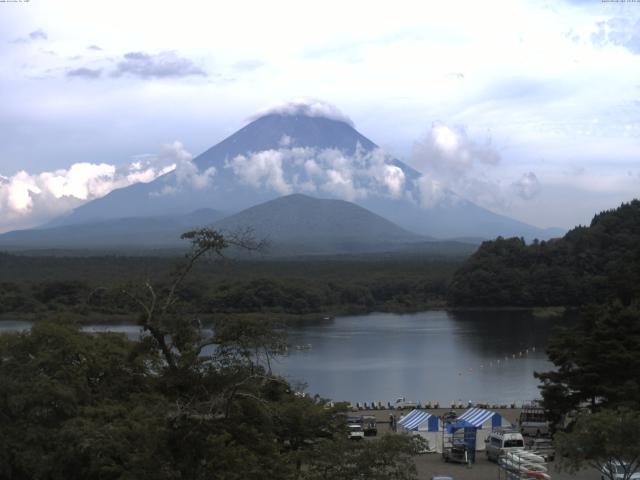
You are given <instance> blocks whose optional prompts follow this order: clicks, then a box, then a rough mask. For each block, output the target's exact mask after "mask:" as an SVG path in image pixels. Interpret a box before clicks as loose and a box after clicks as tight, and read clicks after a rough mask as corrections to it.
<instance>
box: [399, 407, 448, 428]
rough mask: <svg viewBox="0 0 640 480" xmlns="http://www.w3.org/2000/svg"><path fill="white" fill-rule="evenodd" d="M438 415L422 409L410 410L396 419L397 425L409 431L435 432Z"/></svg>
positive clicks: (437, 426)
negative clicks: (398, 419)
mask: <svg viewBox="0 0 640 480" xmlns="http://www.w3.org/2000/svg"><path fill="white" fill-rule="evenodd" d="M438 423H439V422H438V417H436V416H435V415H431V414H430V413H428V412H425V411H423V410H411V411H410V412H409V413H408V414H406V415H405V416H404V417H402V418H401V419H400V421H398V426H399V427H402V428H404V429H405V430H410V431H418V430H419V431H423V432H437V431H439V430H440V428H439V425H438Z"/></svg>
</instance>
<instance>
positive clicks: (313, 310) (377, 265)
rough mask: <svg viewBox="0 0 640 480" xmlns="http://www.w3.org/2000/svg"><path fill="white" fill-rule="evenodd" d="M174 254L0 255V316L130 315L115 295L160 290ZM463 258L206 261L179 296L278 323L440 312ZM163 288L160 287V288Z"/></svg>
mask: <svg viewBox="0 0 640 480" xmlns="http://www.w3.org/2000/svg"><path fill="white" fill-rule="evenodd" d="M179 260H180V257H174V256H158V257H151V256H149V257H140V256H119V255H103V256H79V255H76V256H51V255H38V256H36V255H19V254H9V253H0V315H3V316H5V317H10V318H18V317H19V318H29V319H35V320H39V319H43V318H47V317H52V316H55V315H57V314H60V313H64V314H65V315H67V316H68V315H71V316H76V317H77V318H80V319H81V318H86V316H87V315H91V318H92V319H93V320H94V321H95V320H100V321H104V322H109V321H117V319H118V318H120V317H122V316H126V315H128V314H130V313H131V312H134V311H135V310H136V305H135V304H134V303H133V302H132V301H131V299H130V298H127V297H126V296H124V295H122V291H123V289H125V288H126V287H127V285H132V284H141V283H145V282H147V281H149V282H151V283H153V284H154V285H156V286H157V287H158V288H159V289H162V288H163V286H165V287H166V279H167V278H168V275H169V273H170V272H171V271H172V269H173V268H174V267H175V264H176V262H178V261H179ZM462 260H463V257H457V256H433V255H418V254H412V255H403V254H382V255H379V256H378V255H375V256H374V255H362V256H335V257H310V258H303V259H288V260H286V259H281V260H274V259H268V260H261V259H253V260H252V259H244V260H232V259H223V258H207V259H202V261H201V262H200V263H199V264H197V265H195V266H194V269H193V272H192V273H191V275H190V277H189V279H188V281H187V282H185V283H184V284H183V285H181V288H180V290H179V291H178V292H177V293H178V299H179V301H180V303H181V304H182V307H183V309H184V311H186V312H190V313H193V312H198V314H200V315H202V316H203V317H204V318H206V317H207V316H211V315H213V314H218V313H230V314H237V313H256V312H258V313H269V314H274V315H275V314H278V315H283V316H285V317H287V316H291V317H296V318H297V317H305V316H310V315H311V316H313V315H316V316H317V315H323V316H324V315H335V314H342V313H363V312H369V311H394V312H405V311H418V310H424V309H427V308H434V307H442V306H443V305H444V303H445V300H446V295H447V286H448V284H449V282H450V281H451V278H452V277H453V273H454V272H455V270H456V269H457V268H458V267H459V266H460V265H461V263H462ZM163 282H164V283H163Z"/></svg>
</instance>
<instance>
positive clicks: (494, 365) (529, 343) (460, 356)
mask: <svg viewBox="0 0 640 480" xmlns="http://www.w3.org/2000/svg"><path fill="white" fill-rule="evenodd" d="M558 323H560V321H558V320H557V319H554V320H550V319H541V318H534V317H533V316H532V315H531V313H530V312H526V311H501V312H487V311H466V312H445V311H429V312H422V313H416V314H407V315H398V314H386V313H384V314H383V313H372V314H368V315H358V316H348V317H337V318H335V319H333V320H326V321H321V322H318V323H314V324H305V325H304V326H298V327H293V328H291V329H290V330H289V343H290V345H291V348H290V349H289V355H288V356H286V357H284V358H281V359H279V360H278V361H277V363H275V364H274V366H273V367H274V370H276V371H277V372H278V373H280V374H282V375H284V376H285V377H287V378H288V379H289V380H290V381H292V382H305V383H306V384H307V386H308V387H307V390H306V391H307V392H309V393H312V394H313V393H319V394H320V395H322V396H323V397H325V398H331V399H334V400H347V401H352V402H356V401H360V402H363V401H366V402H371V401H378V400H380V401H383V402H387V401H393V400H394V399H395V398H396V397H398V396H405V397H406V398H407V399H408V400H414V401H418V400H419V401H422V402H426V401H440V402H441V403H443V404H444V403H450V402H451V401H454V400H455V401H462V402H465V403H466V402H467V401H468V400H471V401H473V402H489V403H510V402H512V401H515V402H517V403H521V402H523V401H525V400H531V399H533V398H537V397H539V393H538V389H537V381H536V380H535V379H534V378H533V372H534V371H545V370H549V369H550V368H551V367H552V365H551V364H550V363H549V362H548V360H547V358H546V355H545V353H544V350H545V347H546V344H547V339H548V336H549V333H550V331H551V328H552V326H553V325H554V324H558ZM29 327H30V324H29V323H28V322H11V321H0V333H2V332H6V331H16V330H24V329H28V328H29ZM85 330H86V331H92V332H99V331H106V330H110V331H117V332H122V333H125V334H126V335H127V336H128V337H129V338H137V337H138V335H139V332H140V330H139V327H137V326H135V325H118V326H108V327H107V326H102V325H90V326H88V327H85ZM297 346H299V347H300V349H298V348H296V347H297ZM514 356H515V358H514Z"/></svg>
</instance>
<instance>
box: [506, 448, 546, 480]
mask: <svg viewBox="0 0 640 480" xmlns="http://www.w3.org/2000/svg"><path fill="white" fill-rule="evenodd" d="M499 465H500V468H501V469H502V470H503V471H504V472H505V474H506V478H508V479H509V480H550V479H551V475H549V473H548V469H547V465H546V462H545V461H544V458H543V457H541V456H540V455H536V454H535V453H532V452H530V451H527V450H513V451H510V452H506V453H505V454H504V455H502V456H501V457H500V461H499Z"/></svg>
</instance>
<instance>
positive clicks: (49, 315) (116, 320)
mask: <svg viewBox="0 0 640 480" xmlns="http://www.w3.org/2000/svg"><path fill="white" fill-rule="evenodd" d="M577 310H578V307H570V306H549V307H540V306H538V307H508V306H501V307H453V306H447V305H446V304H445V305H434V304H431V305H429V306H426V305H422V306H420V307H419V308H411V309H384V308H381V309H371V310H362V311H359V310H356V309H347V310H344V311H343V310H327V311H321V312H314V313H304V314H293V313H277V312H235V313H234V312H231V313H207V314H196V313H186V314H185V315H197V316H199V317H200V318H201V320H202V322H203V325H207V326H210V325H211V324H212V323H213V321H214V319H215V318H216V317H217V318H252V317H253V318H256V319H264V320H275V321H276V322H278V323H282V324H283V325H284V326H286V327H290V326H298V325H305V324H312V323H317V322H322V321H327V320H334V319H335V318H336V317H353V316H360V315H373V314H380V313H382V314H393V315H412V314H416V313H421V312H434V311H443V312H454V313H455V312H527V311H530V312H531V314H532V317H533V318H534V319H537V318H547V319H548V318H562V317H563V316H564V315H565V313H567V312H575V311H577ZM138 315H139V313H138V312H131V313H127V314H105V313H100V312H90V313H84V314H80V313H77V312H40V313H38V312H29V313H24V312H3V313H1V314H0V321H22V322H31V323H38V322H41V321H45V320H58V319H62V318H63V317H64V320H70V321H72V322H77V323H78V324H80V325H124V324H136V320H135V319H136V317H137V316H138Z"/></svg>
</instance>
